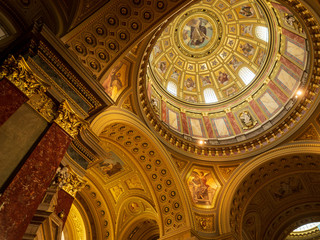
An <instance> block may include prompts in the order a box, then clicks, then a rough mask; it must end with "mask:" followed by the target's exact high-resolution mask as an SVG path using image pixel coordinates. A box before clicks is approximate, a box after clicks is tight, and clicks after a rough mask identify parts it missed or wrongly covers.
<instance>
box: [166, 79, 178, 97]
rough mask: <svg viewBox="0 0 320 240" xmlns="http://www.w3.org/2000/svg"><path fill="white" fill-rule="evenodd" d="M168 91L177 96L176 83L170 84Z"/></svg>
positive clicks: (170, 82)
mask: <svg viewBox="0 0 320 240" xmlns="http://www.w3.org/2000/svg"><path fill="white" fill-rule="evenodd" d="M167 90H168V92H169V93H171V94H172V95H174V96H177V84H175V83H174V82H172V81H169V82H168V85H167Z"/></svg>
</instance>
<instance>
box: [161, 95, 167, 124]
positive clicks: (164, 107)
mask: <svg viewBox="0 0 320 240" xmlns="http://www.w3.org/2000/svg"><path fill="white" fill-rule="evenodd" d="M161 119H162V121H164V122H166V123H167V122H168V121H167V104H166V102H165V101H163V100H161Z"/></svg>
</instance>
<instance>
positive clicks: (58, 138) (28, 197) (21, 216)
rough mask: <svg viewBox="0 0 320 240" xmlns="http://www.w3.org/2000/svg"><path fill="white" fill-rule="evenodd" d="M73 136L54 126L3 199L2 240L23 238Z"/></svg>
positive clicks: (0, 202) (0, 211)
mask: <svg viewBox="0 0 320 240" xmlns="http://www.w3.org/2000/svg"><path fill="white" fill-rule="evenodd" d="M70 142H71V137H70V135H69V134H67V133H66V132H65V131H64V130H62V128H61V127H60V126H59V125H57V124H56V123H53V124H52V125H51V126H50V127H49V129H48V130H47V131H46V133H45V134H44V136H43V137H42V139H41V140H40V141H39V143H38V144H37V145H36V146H35V147H34V149H33V151H32V152H31V153H30V154H29V156H28V157H27V158H26V160H25V162H24V164H23V165H22V167H21V169H20V170H19V172H18V173H17V174H16V176H15V177H14V178H13V180H12V182H11V183H10V184H9V185H8V187H7V188H6V189H5V191H4V192H3V194H2V195H1V197H0V240H18V239H22V237H23V235H24V233H25V231H26V228H27V226H28V224H29V223H30V221H31V219H32V217H33V215H34V214H35V212H36V210H37V208H38V205H39V204H40V203H41V201H42V199H43V197H44V195H45V192H46V190H47V188H48V187H49V185H50V183H51V181H52V179H53V177H54V175H55V173H56V170H57V168H58V166H59V164H60V162H61V160H62V158H63V156H64V155H65V153H66V151H67V148H68V146H69V144H70Z"/></svg>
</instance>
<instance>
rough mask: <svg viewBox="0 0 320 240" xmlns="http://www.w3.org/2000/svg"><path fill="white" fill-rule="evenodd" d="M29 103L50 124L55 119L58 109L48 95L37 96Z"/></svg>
mask: <svg viewBox="0 0 320 240" xmlns="http://www.w3.org/2000/svg"><path fill="white" fill-rule="evenodd" d="M27 103H28V104H29V105H30V106H31V107H32V108H33V109H35V110H36V111H37V112H38V113H39V114H40V115H41V116H42V117H43V118H44V119H46V120H47V121H48V122H51V121H52V120H53V119H54V117H55V112H56V108H57V107H56V104H55V103H54V102H53V101H52V99H51V98H49V97H48V96H47V95H45V94H43V93H40V94H36V95H34V96H33V97H31V98H30V100H29V101H28V102H27Z"/></svg>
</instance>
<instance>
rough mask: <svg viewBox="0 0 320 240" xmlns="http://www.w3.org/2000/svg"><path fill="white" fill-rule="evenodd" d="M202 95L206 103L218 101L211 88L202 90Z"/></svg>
mask: <svg viewBox="0 0 320 240" xmlns="http://www.w3.org/2000/svg"><path fill="white" fill-rule="evenodd" d="M203 96H204V100H205V102H206V103H215V102H218V98H217V96H216V94H215V92H214V90H213V89H212V88H206V89H205V90H203Z"/></svg>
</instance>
